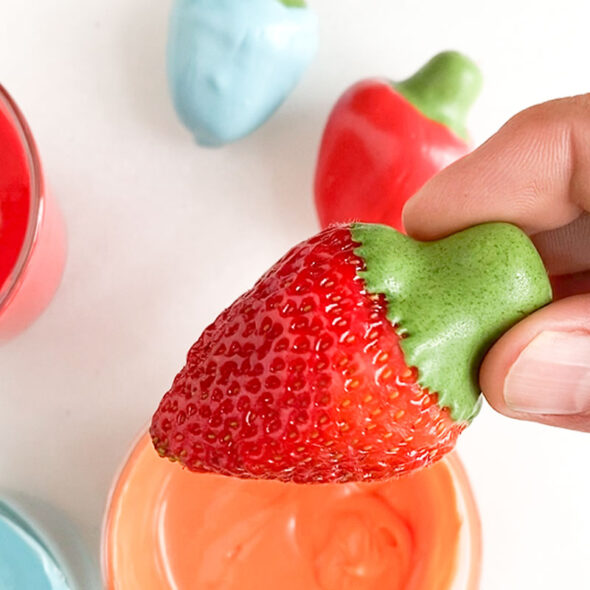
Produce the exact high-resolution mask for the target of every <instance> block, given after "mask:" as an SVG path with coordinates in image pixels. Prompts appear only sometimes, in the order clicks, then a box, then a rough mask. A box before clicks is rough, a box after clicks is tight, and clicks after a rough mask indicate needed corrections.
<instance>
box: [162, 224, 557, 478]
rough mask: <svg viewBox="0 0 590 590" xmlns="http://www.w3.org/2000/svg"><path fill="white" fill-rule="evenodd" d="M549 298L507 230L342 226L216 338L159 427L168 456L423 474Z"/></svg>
mask: <svg viewBox="0 0 590 590" xmlns="http://www.w3.org/2000/svg"><path fill="white" fill-rule="evenodd" d="M550 299H551V289H550V286H549V281H548V279H547V275H546V273H545V270H544V267H543V263H542V262H541V259H540V257H539V255H538V253H537V252H536V250H535V248H534V247H533V245H532V243H531V242H530V240H529V239H528V238H527V236H526V235H525V234H524V233H522V232H521V231H520V230H519V229H517V228H516V227H514V226H511V225H509V224H500V223H492V224H484V225H481V226H476V227H474V228H470V229H468V230H464V231H463V232H460V233H458V234H455V235H452V236H449V237H447V238H444V239H442V240H439V241H436V242H417V241H415V240H412V239H411V238H409V237H407V236H404V235H403V234H401V233H399V232H397V231H395V230H393V229H391V228H388V227H386V226H380V225H371V224H350V225H339V226H334V227H331V228H328V229H326V230H324V231H323V232H321V233H320V234H318V235H316V236H314V237H313V238H311V239H309V240H306V241H304V242H302V243H301V244H299V245H298V246H296V247H295V248H293V249H292V250H291V251H290V252H289V253H287V254H286V255H285V256H284V257H283V258H282V259H281V260H280V261H279V262H277V263H276V264H275V265H274V266H273V267H272V268H271V269H270V270H269V271H268V272H267V273H266V274H265V275H264V276H263V277H262V278H261V279H260V280H259V281H258V282H257V283H256V285H255V286H254V287H253V288H252V289H251V290H250V291H248V292H247V293H245V294H244V295H243V296H242V297H240V298H239V299H238V300H237V301H236V302H235V303H234V304H233V305H231V306H230V307H229V308H228V309H226V310H225V311H224V312H223V313H222V314H221V315H220V316H219V317H218V318H217V319H216V320H215V321H214V322H213V324H211V325H210V326H209V327H208V328H207V329H206V330H205V331H204V333H203V334H202V336H201V337H200V338H199V340H198V341H197V342H196V343H195V345H194V346H193V347H192V348H191V350H190V352H189V354H188V358H187V363H186V365H185V367H184V368H183V369H182V370H181V371H180V373H179V374H178V375H177V377H176V379H175V380H174V383H173V385H172V388H171V389H170V391H169V392H168V393H167V394H166V395H165V396H164V398H163V400H162V402H161V404H160V406H159V408H158V410H157V412H156V413H155V415H154V418H153V421H152V426H151V430H150V432H151V436H152V439H153V442H154V445H155V447H156V449H157V450H158V452H159V453H160V454H161V455H162V456H164V457H167V458H169V459H171V460H174V461H179V462H180V463H181V464H182V465H184V466H185V467H187V468H188V469H190V470H192V471H197V472H215V473H221V474H225V475H233V476H237V477H244V478H270V479H278V480H282V481H294V482H300V483H314V482H317V483H321V482H345V481H370V480H377V479H384V478H388V477H392V476H397V475H402V474H405V473H409V472H411V471H413V470H415V469H418V468H420V467H423V466H425V465H428V464H430V463H432V462H434V461H436V460H438V459H440V458H441V457H442V456H444V454H445V453H447V452H448V451H450V450H451V449H452V448H453V447H454V445H455V442H456V439H457V437H458V436H459V434H460V433H461V431H462V430H463V429H464V428H465V427H466V426H467V425H468V424H469V422H470V421H471V420H472V419H473V417H474V416H475V414H476V413H477V410H478V407H479V388H478V384H477V369H478V366H479V363H480V361H481V359H482V358H483V355H484V353H485V351H486V350H487V349H488V348H489V346H490V345H491V344H492V343H493V342H494V341H495V340H496V339H497V338H498V337H499V336H500V335H501V334H502V333H503V332H505V331H506V330H508V329H509V328H510V327H511V326H512V325H513V324H514V323H516V322H517V321H519V320H520V319H522V318H523V317H524V316H525V315H527V314H529V313H531V312H532V311H534V310H536V309H538V308H539V307H542V306H543V305H545V304H546V303H548V302H549V300H550Z"/></svg>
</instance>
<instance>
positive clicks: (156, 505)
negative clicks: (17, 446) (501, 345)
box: [102, 435, 481, 590]
mask: <svg viewBox="0 0 590 590" xmlns="http://www.w3.org/2000/svg"><path fill="white" fill-rule="evenodd" d="M480 562H481V532H480V523H479V516H478V512H477V508H476V505H475V501H474V498H473V494H472V492H471V488H470V485H469V481H468V479H467V476H466V474H465V471H464V469H463V467H462V465H461V463H460V461H459V459H458V457H457V455H456V454H452V455H450V456H449V457H447V458H445V459H443V460H442V461H440V462H439V463H437V464H435V465H433V466H432V467H429V468H427V469H425V470H422V471H420V472H419V473H417V474H415V475H410V476H406V477H404V478H401V479H399V480H390V481H386V482H380V483H369V484H326V485H299V484H284V483H279V482H273V481H254V480H240V479H235V478H228V477H223V476H217V475H211V474H195V473H190V472H188V471H186V470H184V469H182V468H181V467H180V466H179V465H175V464H172V463H170V462H169V461H166V460H164V459H161V458H160V457H158V455H157V454H156V452H155V451H154V449H153V447H152V445H151V441H150V439H149V436H148V435H144V436H142V437H141V439H140V440H139V441H138V442H137V443H136V445H135V446H134V448H133V450H132V451H131V453H130V455H129V457H128V458H127V460H126V462H125V464H124V466H123V469H122V470H121V472H120V474H119V476H118V478H117V480H116V482H115V484H114V487H113V489H112V492H111V495H110V498H109V502H108V507H107V511H106V515H105V521H104V526H103V539H102V566H103V578H104V583H105V587H106V588H107V590H136V589H138V588H141V589H142V590H156V589H158V590H194V589H195V588H223V589H224V590H234V588H235V589H236V590H237V589H238V588H239V589H241V590H250V589H251V588H252V589H254V588H259V589H264V590H266V589H267V588H274V587H277V588H281V590H336V589H338V590H349V589H350V590H353V589H354V590H373V589H379V590H385V589H386V590H423V589H424V590H432V589H433V588H436V589H437V590H476V588H477V587H478V583H479V573H480Z"/></svg>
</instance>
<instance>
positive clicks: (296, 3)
mask: <svg viewBox="0 0 590 590" xmlns="http://www.w3.org/2000/svg"><path fill="white" fill-rule="evenodd" d="M279 2H280V3H281V4H284V5H285V6H286V7H287V8H305V7H306V6H307V5H306V4H305V0H279Z"/></svg>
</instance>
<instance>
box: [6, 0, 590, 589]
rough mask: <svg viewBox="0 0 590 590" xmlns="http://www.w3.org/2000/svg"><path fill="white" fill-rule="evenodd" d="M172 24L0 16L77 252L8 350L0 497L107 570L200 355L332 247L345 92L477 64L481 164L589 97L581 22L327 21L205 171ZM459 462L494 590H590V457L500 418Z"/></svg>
mask: <svg viewBox="0 0 590 590" xmlns="http://www.w3.org/2000/svg"><path fill="white" fill-rule="evenodd" d="M169 4H170V3H169V2H168V1H165V0H159V1H157V2H152V1H150V2H146V1H145V0H84V1H82V2H81V1H80V0H51V1H47V0H0V82H1V83H2V84H4V85H5V86H6V87H7V88H8V89H9V91H10V92H11V93H12V94H13V95H14V96H15V98H16V99H17V101H18V102H19V104H20V106H21V108H22V109H23V110H24V112H25V114H26V116H27V117H28V119H29V122H30V124H31V126H32V128H33V131H34V133H35V134H36V137H37V140H38V143H39V147H40V150H41V153H42V157H43V160H44V164H45V169H46V175H47V178H48V181H49V183H50V185H51V186H52V188H53V191H54V193H55V194H56V195H57V197H58V198H59V200H60V202H61V204H62V207H63V209H64V212H65V215H66V218H67V223H68V227H69V242H70V251H69V261H68V265H67V269H66V274H65V277H64V281H63V284H62V287H61V289H60V291H59V293H58V295H57V297H56V299H55V301H54V303H53V304H52V306H51V307H50V309H49V310H48V311H47V312H46V314H45V315H44V316H43V317H42V318H41V319H40V320H39V321H38V322H37V323H36V324H35V325H34V327H33V328H32V329H30V330H29V331H28V332H27V333H25V334H24V335H23V336H21V337H20V338H18V339H16V340H14V341H13V342H11V343H10V344H8V345H6V346H4V347H2V348H1V349H0V436H1V439H2V450H3V452H2V453H1V454H0V487H5V488H6V487H8V488H12V489H17V490H18V489H20V490H26V491H29V492H33V493H35V494H37V495H38V496H40V497H42V498H44V499H46V500H48V501H50V502H52V503H54V504H56V505H58V506H59V507H61V508H63V509H65V510H66V511H67V512H68V513H69V514H70V515H71V516H72V517H73V519H74V520H75V521H76V522H77V523H78V524H79V525H80V526H81V528H82V530H83V532H84V535H85V537H86V539H87V540H88V542H89V543H91V545H92V548H93V550H94V551H95V552H98V546H99V531H100V523H101V518H102V514H103V508H104V504H105V500H106V496H107V492H108V490H109V487H110V485H111V481H112V478H113V475H114V473H115V472H116V470H117V468H118V466H119V464H120V462H121V460H122V458H123V456H124V455H125V453H126V450H127V449H128V446H129V444H130V443H131V441H132V440H133V439H134V437H135V435H136V434H137V432H138V431H139V430H140V429H141V428H142V426H143V425H144V424H145V423H146V422H147V421H148V419H149V418H150V416H151V413H152V411H153V410H154V409H155V408H156V405H157V403H158V401H159V399H160V397H161V395H162V394H163V393H164V392H165V391H166V389H167V388H168V386H169V384H170V383H171V381H172V378H173V376H174V375H175V373H176V371H177V370H178V369H179V368H180V366H181V365H182V364H183V360H184V356H185V353H186V351H187V349H188V348H189V346H190V345H191V344H192V342H193V341H194V340H196V338H197V337H198V335H199V334H200V332H201V330H202V329H203V328H204V327H205V326H206V324H207V323H208V322H209V321H210V320H212V319H213V318H214V317H215V316H216V315H217V313H218V312H220V311H221V310H222V309H223V307H225V306H226V305H228V304H229V303H230V302H231V301H232V300H233V299H234V298H235V297H236V296H237V295H239V294H240V293H241V292H243V291H244V290H245V289H247V288H248V287H249V286H250V285H251V284H252V282H253V281H254V280H255V279H256V278H257V277H258V276H259V275H260V274H261V273H262V272H263V271H264V270H265V269H266V268H267V267H268V266H269V265H270V264H271V263H272V262H274V261H275V259H277V258H278V257H279V256H280V255H282V254H283V252H284V251H285V250H286V249H287V248H288V247H289V246H290V245H291V244H293V243H294V242H296V241H299V240H300V239H303V238H305V237H307V236H308V235H310V234H312V233H314V232H315V231H316V230H317V222H316V218H315V212H314V209H313V203H312V196H311V184H312V176H313V169H314V164H315V158H316V153H317V146H318V141H319V138H320V134H321V131H322V127H323V124H324V122H325V119H326V116H327V114H328V112H329V110H330V108H331V105H332V104H333V102H334V101H335V99H336V98H337V97H338V96H339V94H340V93H341V92H342V91H343V90H344V89H345V88H346V87H347V86H348V85H349V84H351V83H352V82H354V81H356V80H357V79H359V78H362V77H366V76H368V75H383V76H390V77H392V78H396V79H401V78H403V77H406V76H407V75H409V74H410V73H412V72H413V71H414V70H415V69H417V68H418V67H419V66H420V65H421V64H422V63H423V62H425V61H426V60H427V59H428V58H429V57H431V55H433V54H434V53H436V52H438V51H440V50H443V49H448V48H454V49H459V50H461V51H464V52H466V53H467V54H469V55H471V56H472V57H473V58H474V59H475V60H476V61H477V62H478V63H479V64H480V66H481V68H482V69H483V71H484V75H485V80H486V83H485V89H484V92H483V95H482V97H481V99H480V100H479V102H478V104H477V106H476V108H475V109H474V110H473V112H472V116H471V120H470V128H471V130H472V134H473V137H474V140H475V142H476V143H480V142H481V141H483V140H484V139H485V138H486V137H487V136H488V135H489V134H491V133H492V132H494V131H495V130H496V129H497V128H498V126H499V125H501V124H502V123H503V122H504V120H505V119H507V118H508V117H509V116H510V115H511V114H513V113H515V112H516V111H518V110H519V109H521V108H523V107H525V106H528V105H530V104H532V103H535V102H539V101H542V100H545V99H549V98H552V97H556V96H560V95H566V94H571V93H579V92H583V91H586V90H590V69H589V67H588V51H589V48H588V19H589V17H590V9H587V8H582V6H583V4H585V3H584V2H583V1H582V0H577V1H576V0H561V1H560V2H545V3H543V2H542V1H539V0H537V1H524V0H521V1H517V0H496V1H495V2H477V1H475V2H474V1H473V0H446V1H445V2H438V1H437V2H435V1H433V0H432V1H430V2H416V1H415V0H362V1H361V0H315V2H314V3H313V4H314V6H315V8H316V9H317V11H318V12H319V16H320V20H321V35H322V38H321V49H320V52H319V55H318V57H317V59H316V61H315V63H314V64H313V66H312V67H311V69H310V71H309V72H308V74H307V75H306V77H305V78H304V80H303V82H302V83H301V84H300V86H299V87H298V88H297V90H296V92H295V93H294V95H293V96H292V97H291V98H290V100H289V101H288V102H287V103H286V105H285V106H284V107H283V108H281V110H280V111H279V113H278V114H277V115H276V116H275V117H274V118H273V119H272V120H271V122H270V123H268V124H267V125H266V126H265V127H264V128H263V129H261V130H260V131H259V132H257V133H255V134H254V135H252V136H251V137H249V138H247V139H245V140H243V141H241V142H239V143H238V144H235V145H233V146H230V147H226V148H223V149H221V150H218V151H207V150H204V149H200V148H198V147H196V145H194V143H193V142H192V139H191V137H190V136H189V134H188V133H187V132H185V130H184V129H183V128H182V127H181V126H180V125H179V124H178V122H177V120H176V117H175V115H174V112H173V110H172V107H171V105H170V101H169V100H168V96H167V88H166V81H165V61H164V60H165V42H166V28H167V17H168V12H169V7H170V6H169ZM459 448H460V451H461V455H462V457H463V459H464V462H465V463H466V466H467V469H468V472H469V474H470V476H471V479H472V481H473V486H474V488H475V491H476V495H477V498H478V501H479V505H480V508H481V514H482V520H483V530H484V552H485V553H484V573H483V582H482V589H483V590H498V589H499V588H501V589H502V590H505V589H518V590H521V589H529V588H531V589H532V588H534V589H535V590H545V589H547V590H549V589H551V590H553V589H554V588H557V587H559V588H568V589H577V588H588V587H589V586H590V570H589V568H588V565H587V564H588V563H589V560H590V539H589V537H590V535H589V532H590V502H589V501H588V498H589V497H590V464H589V461H588V456H589V451H590V435H583V434H577V433H571V432H560V431H558V430H556V429H551V428H547V427H541V426H538V425H530V424H522V423H517V422H513V421H510V420H508V419H506V418H502V417H500V416H497V415H496V414H494V413H493V411H492V410H490V409H489V408H485V409H484V411H483V413H482V415H481V416H480V417H479V418H478V419H477V421H476V422H475V424H474V425H473V426H472V427H471V429H469V431H468V432H467V433H466V434H465V435H464V436H463V438H462V440H461V441H460V445H459ZM433 590H436V589H433Z"/></svg>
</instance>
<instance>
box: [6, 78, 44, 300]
mask: <svg viewBox="0 0 590 590" xmlns="http://www.w3.org/2000/svg"><path fill="white" fill-rule="evenodd" d="M0 108H3V109H4V110H5V111H6V114H7V116H8V117H9V118H10V119H11V121H12V123H13V124H14V126H15V128H16V130H17V132H18V135H19V138H20V140H21V143H22V146H23V148H24V150H25V154H26V157H27V165H28V172H29V181H30V189H29V204H30V207H29V218H28V220H27V231H26V233H25V239H24V241H23V244H22V246H21V249H20V252H19V255H18V258H17V260H16V263H15V265H14V268H13V269H12V271H11V272H10V274H9V275H8V278H7V279H6V281H5V282H4V285H2V286H1V287H0V312H1V311H2V309H3V308H4V307H5V306H6V305H7V304H8V302H9V301H10V299H11V298H12V296H13V294H14V293H15V292H16V291H17V288H18V286H19V285H20V283H21V281H22V278H23V275H24V271H25V269H26V268H27V264H28V262H29V259H30V257H31V254H32V251H33V246H34V245H35V242H36V240H37V236H38V230H39V226H40V221H41V219H42V217H43V174H42V171H41V160H40V158H39V153H38V151H37V146H36V144H35V139H34V138H33V134H32V133H31V130H30V128H29V125H28V123H27V121H26V119H25V117H24V115H23V113H22V112H21V110H20V109H19V107H18V106H17V104H16V102H15V101H14V99H13V98H12V97H11V96H10V94H9V93H8V91H7V90H6V89H5V88H4V86H2V85H1V84H0Z"/></svg>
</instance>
